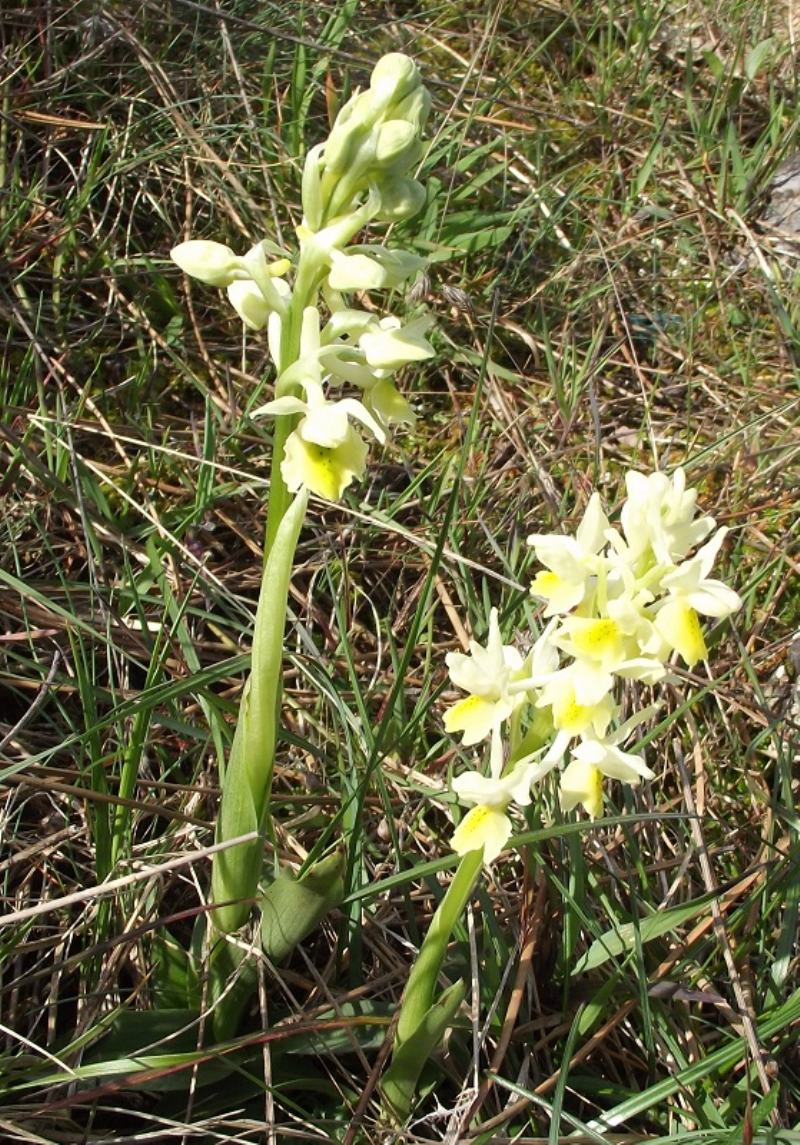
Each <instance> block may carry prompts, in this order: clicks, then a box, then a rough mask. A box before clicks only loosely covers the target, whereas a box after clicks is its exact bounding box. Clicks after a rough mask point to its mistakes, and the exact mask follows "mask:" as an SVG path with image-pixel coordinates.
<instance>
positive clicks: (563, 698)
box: [552, 685, 613, 735]
mask: <svg viewBox="0 0 800 1145" xmlns="http://www.w3.org/2000/svg"><path fill="white" fill-rule="evenodd" d="M612 706H613V705H612V704H611V702H610V697H608V696H604V697H603V698H602V699H601V700H600V701H599V703H597V704H580V703H578V700H577V699H576V697H575V689H574V688H572V687H570V686H569V685H567V686H565V687H564V689H563V691H562V692H561V693H560V694H558V695H555V696H554V697H553V701H552V711H553V723H554V725H555V727H556V728H557V729H558V730H559V731H565V732H569V733H570V735H579V734H580V732H582V731H585V730H586V728H588V727H592V726H597V725H600V727H601V729H602V731H605V728H606V727H607V726H608V721H609V719H610V718H611V708H612ZM601 734H602V733H601Z"/></svg>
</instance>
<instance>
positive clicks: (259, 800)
mask: <svg viewBox="0 0 800 1145" xmlns="http://www.w3.org/2000/svg"><path fill="white" fill-rule="evenodd" d="M307 503H308V494H307V493H306V492H305V490H303V491H302V492H300V493H298V495H297V496H296V497H295V499H294V500H293V501H292V503H291V505H290V506H289V508H288V510H287V511H286V513H285V514H284V516H283V519H282V520H281V521H280V523H279V525H278V528H277V531H276V534H275V539H274V542H273V545H272V547H271V549H270V553H269V556H268V558H267V561H266V563H265V565H264V574H263V577H262V581H261V593H260V595H259V600H258V609H257V612H256V624H255V632H254V633H253V650H252V666H251V671H250V677H249V679H248V681H247V684H246V685H245V690H244V694H243V696H242V703H241V707H240V709H239V721H238V723H237V725H236V732H235V734H234V738H233V746H232V748H231V754H230V758H229V760H228V766H227V768H226V770H225V779H224V782H223V785H222V802H221V804H220V811H219V818H218V821H217V841H218V842H224V841H225V840H226V839H232V838H235V837H236V836H237V835H242V834H245V833H246V832H248V831H258V832H259V834H261V833H262V832H263V830H264V826H265V823H266V819H267V815H268V812H269V797H270V789H271V786H272V768H273V763H274V759H275V739H276V732H277V722H278V701H279V698H280V693H281V682H282V668H283V632H284V626H285V622H286V602H287V598H288V595H289V581H290V579H291V574H292V568H293V565H294V554H295V548H296V546H297V538H298V535H299V533H300V528H301V526H302V524H303V520H304V518H305V512H306V505H307ZM262 854H263V842H262V840H261V838H258V839H255V840H253V841H252V842H250V843H239V844H237V845H236V846H235V847H229V848H228V849H227V850H225V851H220V852H218V853H217V854H216V855H215V861H214V867H213V870H212V880H211V887H212V897H213V901H214V902H215V903H223V902H226V901H227V902H228V905H226V906H219V907H217V908H216V909H215V910H214V913H213V919H212V921H213V924H214V926H215V927H216V928H217V930H221V931H224V932H226V933H229V932H230V931H233V930H238V929H239V927H240V926H243V925H244V924H245V922H246V921H247V919H248V916H249V913H250V902H249V901H247V900H252V899H253V898H254V897H255V895H256V893H257V890H258V882H259V878H260V875H261V866H262ZM230 900H233V901H230Z"/></svg>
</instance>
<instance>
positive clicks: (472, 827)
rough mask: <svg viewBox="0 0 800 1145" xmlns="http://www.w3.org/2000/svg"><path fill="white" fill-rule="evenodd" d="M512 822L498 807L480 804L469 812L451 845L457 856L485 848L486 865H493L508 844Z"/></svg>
mask: <svg viewBox="0 0 800 1145" xmlns="http://www.w3.org/2000/svg"><path fill="white" fill-rule="evenodd" d="M510 834H511V820H510V819H509V817H508V816H507V815H506V814H505V812H504V811H501V810H499V809H498V808H496V807H487V806H485V805H483V804H479V805H478V806H477V807H473V808H472V810H471V811H468V812H467V814H466V815H465V816H464V818H463V819H462V820H461V822H460V823H459V825H458V827H457V828H456V830H455V831H454V833H453V838H452V839H451V840H450V844H451V846H452V848H453V850H454V851H455V852H456V854H457V855H466V854H468V853H469V852H470V851H477V850H478V849H479V848H481V847H482V848H483V861H484V863H487V864H488V863H493V862H494V860H495V859H496V858H497V856H498V855H499V854H500V852H501V851H502V850H503V847H505V845H506V843H507V842H508V837H509V835H510Z"/></svg>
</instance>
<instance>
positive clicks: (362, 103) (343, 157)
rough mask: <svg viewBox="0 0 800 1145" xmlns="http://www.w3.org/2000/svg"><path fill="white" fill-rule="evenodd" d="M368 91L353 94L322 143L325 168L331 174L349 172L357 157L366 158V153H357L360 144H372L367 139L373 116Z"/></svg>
mask: <svg viewBox="0 0 800 1145" xmlns="http://www.w3.org/2000/svg"><path fill="white" fill-rule="evenodd" d="M376 118H377V117H376V114H375V108H374V106H373V100H372V97H371V93H370V92H368V91H363V92H361V93H360V94H359V95H354V96H353V97H352V99H349V100H348V101H347V103H346V104H345V105H344V107H343V108H342V110H341V111H340V112H339V114H338V115H337V116H336V122H335V123H334V125H333V127H332V128H331V133H330V135H329V136H328V139H327V141H326V143H325V149H324V153H323V157H324V161H325V170H326V171H330V172H331V173H332V174H334V175H345V174H350V173H351V170H352V167H353V165H354V164H355V162H356V159H357V157H358V160H359V162H360V163H363V162H364V160H365V159H366V160H367V163H368V161H369V155H359V152H360V151H361V150H362V147H363V146H364V144H365V143H366V144H367V148H368V150H371V147H374V142H372V141H371V138H370V137H371V136H372V133H373V128H374V125H375V120H376Z"/></svg>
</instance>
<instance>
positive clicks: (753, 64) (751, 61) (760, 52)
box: [744, 37, 774, 80]
mask: <svg viewBox="0 0 800 1145" xmlns="http://www.w3.org/2000/svg"><path fill="white" fill-rule="evenodd" d="M773 44H774V40H773V39H772V37H770V38H769V39H768V40H759V42H758V43H757V44H756V45H755V47H753V48H751V49H750V51H749V52H748V53H747V55H746V56H745V58H744V74H745V75H746V76H747V78H748V79H749V80H754V79H755V78H756V76H757V75H758V73H759V72H760V71H761V67H762V65H763V64H764V62H765V61H766V59H767V57H768V56H769V54H770V52H771V51H772V45H773Z"/></svg>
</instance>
